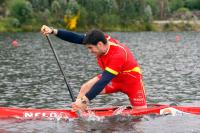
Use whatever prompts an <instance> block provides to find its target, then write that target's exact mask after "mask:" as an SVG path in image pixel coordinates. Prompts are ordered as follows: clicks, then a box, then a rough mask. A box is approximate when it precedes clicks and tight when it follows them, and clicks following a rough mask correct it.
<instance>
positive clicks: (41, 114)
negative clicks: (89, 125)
mask: <svg viewBox="0 0 200 133" xmlns="http://www.w3.org/2000/svg"><path fill="white" fill-rule="evenodd" d="M168 107H172V108H174V109H177V110H179V111H183V112H186V113H192V114H197V115H200V107H184V106H168V105H149V106H148V108H145V109H131V108H126V109H124V110H123V111H120V110H119V107H110V108H95V109H89V110H88V111H86V112H82V113H81V115H83V116H88V115H89V114H91V113H92V114H94V115H95V116H104V117H106V116H113V115H115V114H116V113H117V112H119V111H120V115H133V116H138V115H147V114H160V110H162V109H165V108H168ZM77 117H78V115H77V113H75V112H71V110H67V109H31V108H27V109H25V108H8V107H0V118H1V119H2V118H22V119H43V118H77Z"/></svg>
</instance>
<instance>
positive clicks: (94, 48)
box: [86, 42, 104, 56]
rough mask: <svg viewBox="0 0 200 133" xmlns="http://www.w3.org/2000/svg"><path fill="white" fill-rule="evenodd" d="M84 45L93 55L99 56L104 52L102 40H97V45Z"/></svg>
mask: <svg viewBox="0 0 200 133" xmlns="http://www.w3.org/2000/svg"><path fill="white" fill-rule="evenodd" d="M86 47H87V49H88V50H89V52H90V53H92V54H94V55H95V56H101V55H103V54H104V44H103V43H102V42H99V43H98V44H97V45H92V44H86Z"/></svg>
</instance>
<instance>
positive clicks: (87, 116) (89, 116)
mask: <svg viewBox="0 0 200 133" xmlns="http://www.w3.org/2000/svg"><path fill="white" fill-rule="evenodd" d="M81 117H82V118H84V119H85V120H87V121H99V122H103V120H104V118H105V117H103V116H96V115H95V113H94V112H92V111H91V110H88V112H87V113H81Z"/></svg>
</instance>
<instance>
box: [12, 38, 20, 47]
mask: <svg viewBox="0 0 200 133" xmlns="http://www.w3.org/2000/svg"><path fill="white" fill-rule="evenodd" d="M12 46H13V47H15V48H16V47H19V45H18V42H17V40H13V41H12Z"/></svg>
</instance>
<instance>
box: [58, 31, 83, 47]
mask: <svg viewBox="0 0 200 133" xmlns="http://www.w3.org/2000/svg"><path fill="white" fill-rule="evenodd" d="M56 36H57V37H59V38H60V39H62V40H65V41H68V42H71V43H76V44H83V39H84V37H85V35H84V34H78V33H76V32H72V31H67V30H57V34H56Z"/></svg>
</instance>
